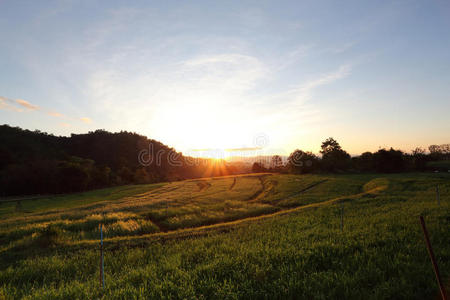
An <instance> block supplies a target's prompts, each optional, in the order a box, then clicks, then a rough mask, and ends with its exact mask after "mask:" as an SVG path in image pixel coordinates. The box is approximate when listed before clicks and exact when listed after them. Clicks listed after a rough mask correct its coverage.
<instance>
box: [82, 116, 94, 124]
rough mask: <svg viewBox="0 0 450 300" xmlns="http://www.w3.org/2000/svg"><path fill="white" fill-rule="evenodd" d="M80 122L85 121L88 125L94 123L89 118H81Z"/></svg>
mask: <svg viewBox="0 0 450 300" xmlns="http://www.w3.org/2000/svg"><path fill="white" fill-rule="evenodd" d="M80 120H81V121H83V122H84V123H87V124H90V123H92V120H91V119H89V118H87V117H82V118H80Z"/></svg>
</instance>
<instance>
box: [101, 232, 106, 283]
mask: <svg viewBox="0 0 450 300" xmlns="http://www.w3.org/2000/svg"><path fill="white" fill-rule="evenodd" d="M104 267H105V265H104V261H103V225H102V224H101V223H100V285H101V286H102V288H105V272H104Z"/></svg>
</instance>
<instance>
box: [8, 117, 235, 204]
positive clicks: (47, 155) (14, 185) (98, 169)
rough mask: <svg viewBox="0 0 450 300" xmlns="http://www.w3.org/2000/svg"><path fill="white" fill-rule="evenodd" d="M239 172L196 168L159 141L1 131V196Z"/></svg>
mask: <svg viewBox="0 0 450 300" xmlns="http://www.w3.org/2000/svg"><path fill="white" fill-rule="evenodd" d="M142 151H144V152H142ZM150 152H151V154H153V155H152V156H150ZM140 153H141V158H142V160H141V161H142V162H143V163H140V161H139V154H140ZM142 153H143V155H142ZM152 158H153V159H152ZM188 160H189V162H190V163H186V162H187V161H188ZM234 171H235V170H232V169H231V168H229V167H228V168H227V166H226V165H225V163H223V162H222V165H221V166H218V165H217V163H214V165H213V166H212V163H211V162H210V161H209V160H196V161H195V163H194V162H193V160H192V159H190V158H187V157H184V156H183V155H182V154H181V153H178V152H176V151H175V150H174V149H172V148H170V147H168V146H166V145H164V144H162V143H160V142H158V141H155V140H152V139H148V138H147V137H145V136H142V135H139V134H136V133H131V132H126V131H122V132H118V133H111V132H107V131H105V130H96V131H94V132H89V133H87V134H72V135H71V136H70V137H62V136H54V135H51V134H47V133H45V132H40V131H30V130H23V129H21V128H18V127H11V126H8V125H1V126H0V195H2V196H8V195H26V194H48V193H66V192H75V191H83V190H87V189H93V188H100V187H106V186H111V185H121V184H128V183H151V182H159V181H167V180H169V181H170V180H179V179H186V178H194V177H202V176H217V175H225V174H231V173H233V172H234Z"/></svg>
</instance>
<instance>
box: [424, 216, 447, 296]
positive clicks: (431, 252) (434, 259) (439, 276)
mask: <svg viewBox="0 0 450 300" xmlns="http://www.w3.org/2000/svg"><path fill="white" fill-rule="evenodd" d="M419 219H420V225H422V230H423V235H424V236H425V243H426V244H427V249H428V254H429V255H430V259H431V264H432V265H433V269H434V274H435V275H436V280H437V282H438V285H439V289H440V291H441V296H442V299H443V300H447V293H446V292H445V287H444V284H443V283H442V279H441V275H440V274H439V268H438V265H437V262H436V258H435V257H434V252H433V248H432V247H431V243H430V238H429V237H428V231H427V228H426V226H425V220H424V219H423V217H422V216H419Z"/></svg>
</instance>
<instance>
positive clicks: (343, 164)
mask: <svg viewBox="0 0 450 300" xmlns="http://www.w3.org/2000/svg"><path fill="white" fill-rule="evenodd" d="M321 148H322V150H321V151H320V153H321V154H322V167H323V168H324V170H325V171H329V172H335V171H343V170H347V169H348V168H349V167H350V163H351V160H350V155H349V154H348V153H347V152H346V151H344V150H342V148H341V146H340V145H339V143H338V142H337V141H336V140H335V139H333V138H332V137H330V138H328V139H326V140H325V141H324V142H323V143H322V146H321Z"/></svg>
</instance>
